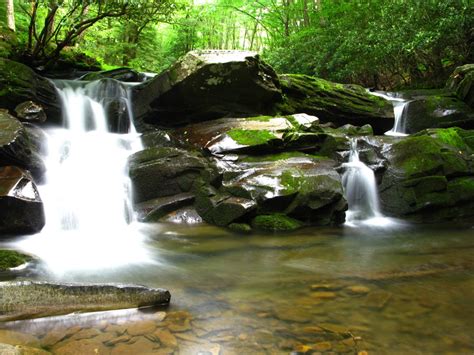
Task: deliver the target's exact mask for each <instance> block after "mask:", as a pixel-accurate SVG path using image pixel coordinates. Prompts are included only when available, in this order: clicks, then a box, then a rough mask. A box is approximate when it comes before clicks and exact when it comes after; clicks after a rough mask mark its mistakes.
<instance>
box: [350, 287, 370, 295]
mask: <svg viewBox="0 0 474 355" xmlns="http://www.w3.org/2000/svg"><path fill="white" fill-rule="evenodd" d="M346 291H347V292H348V293H350V294H353V295H365V294H367V293H369V292H370V288H368V287H366V286H363V285H354V286H349V287H347V288H346Z"/></svg>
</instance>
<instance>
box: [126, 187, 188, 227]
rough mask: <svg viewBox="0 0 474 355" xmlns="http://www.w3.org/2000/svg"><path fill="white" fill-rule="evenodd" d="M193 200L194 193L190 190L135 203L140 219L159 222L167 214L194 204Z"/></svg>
mask: <svg viewBox="0 0 474 355" xmlns="http://www.w3.org/2000/svg"><path fill="white" fill-rule="evenodd" d="M193 202H194V194H192V193H189V192H188V193H181V194H177V195H173V196H164V197H158V198H155V199H153V200H149V201H145V202H141V203H138V204H136V205H135V210H136V211H137V213H138V220H139V221H142V222H157V221H158V220H160V218H162V217H164V216H166V215H167V214H169V213H171V212H173V211H177V210H179V209H180V208H182V207H184V206H188V205H192V203H193Z"/></svg>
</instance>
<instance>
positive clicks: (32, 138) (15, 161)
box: [0, 110, 45, 179]
mask: <svg viewBox="0 0 474 355" xmlns="http://www.w3.org/2000/svg"><path fill="white" fill-rule="evenodd" d="M34 132H36V133H38V132H39V131H38V130H36V131H33V130H29V129H26V128H25V126H24V125H23V124H22V123H21V122H20V121H18V120H17V119H16V118H15V117H13V116H11V115H9V114H8V113H7V112H6V111H2V110H0V166H5V165H15V166H18V167H21V168H23V169H26V170H29V171H30V172H31V173H32V174H33V176H35V178H37V179H41V178H42V176H43V174H44V171H45V167H44V163H43V160H42V158H41V157H40V155H39V151H40V150H39V149H40V145H41V143H40V142H39V141H38V137H39V135H38V136H37V135H36V133H34ZM33 133H34V134H33ZM38 134H40V133H38Z"/></svg>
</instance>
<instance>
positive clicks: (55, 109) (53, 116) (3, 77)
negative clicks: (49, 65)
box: [0, 58, 61, 124]
mask: <svg viewBox="0 0 474 355" xmlns="http://www.w3.org/2000/svg"><path fill="white" fill-rule="evenodd" d="M25 101H33V102H34V103H36V104H39V105H40V106H41V107H43V108H44V111H45V113H46V116H47V123H52V124H60V123H61V110H60V100H59V98H58V95H57V92H56V89H55V88H54V85H53V84H52V83H51V82H50V81H49V80H47V79H45V78H43V77H41V76H40V75H38V74H36V73H35V72H34V71H33V70H32V69H30V68H29V67H27V66H26V65H23V64H20V63H17V62H14V61H11V60H8V59H4V58H0V107H1V108H5V109H8V110H10V111H11V112H13V111H14V110H15V108H16V107H17V106H18V105H19V104H21V103H23V102H25Z"/></svg>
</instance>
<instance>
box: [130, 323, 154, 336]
mask: <svg viewBox="0 0 474 355" xmlns="http://www.w3.org/2000/svg"><path fill="white" fill-rule="evenodd" d="M155 329H156V323H155V322H154V321H151V320H150V321H142V322H134V323H131V324H129V325H128V326H127V333H128V335H130V336H132V337H133V336H137V335H145V334H150V333H153V332H154V331H155Z"/></svg>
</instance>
